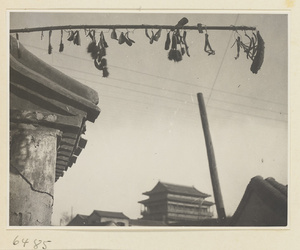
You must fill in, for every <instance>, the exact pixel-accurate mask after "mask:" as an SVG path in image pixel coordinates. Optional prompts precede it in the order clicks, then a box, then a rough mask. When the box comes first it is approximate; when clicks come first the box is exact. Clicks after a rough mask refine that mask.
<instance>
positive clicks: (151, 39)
mask: <svg viewBox="0 0 300 250" xmlns="http://www.w3.org/2000/svg"><path fill="white" fill-rule="evenodd" d="M151 33H152V36H151V38H150V44H152V43H153V41H154V36H155V35H154V33H153V30H151Z"/></svg>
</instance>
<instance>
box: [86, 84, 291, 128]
mask: <svg viewBox="0 0 300 250" xmlns="http://www.w3.org/2000/svg"><path fill="white" fill-rule="evenodd" d="M85 81H88V82H94V83H99V82H96V81H90V80H85ZM100 84H101V83H100ZM105 85H108V86H111V85H109V84H105ZM111 87H115V88H120V89H125V90H128V91H133V92H138V93H142V94H146V95H150V96H155V97H160V98H165V99H168V100H171V101H179V102H180V103H185V104H192V105H197V104H196V103H188V102H184V101H183V100H179V99H174V98H169V97H164V96H160V95H154V94H150V93H147V92H143V91H135V90H132V89H127V88H121V87H118V86H111ZM116 99H118V98H116ZM208 107H211V108H214V109H219V110H223V111H227V112H232V113H237V114H242V115H247V116H252V117H257V118H264V119H268V120H274V121H280V122H286V121H285V120H281V119H275V118H269V117H266V116H259V115H253V114H249V113H243V112H239V111H234V110H229V109H224V108H219V107H213V106H210V105H208Z"/></svg>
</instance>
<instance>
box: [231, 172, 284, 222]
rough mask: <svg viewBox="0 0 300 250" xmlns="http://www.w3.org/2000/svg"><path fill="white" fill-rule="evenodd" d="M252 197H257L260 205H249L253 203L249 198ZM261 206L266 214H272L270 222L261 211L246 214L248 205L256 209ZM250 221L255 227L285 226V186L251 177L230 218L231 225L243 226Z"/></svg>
mask: <svg viewBox="0 0 300 250" xmlns="http://www.w3.org/2000/svg"><path fill="white" fill-rule="evenodd" d="M254 195H255V196H256V197H259V199H260V204H251V202H252V203H253V201H251V197H253V196H254ZM262 204H263V205H264V206H265V207H267V208H268V209H269V210H268V211H269V212H268V214H270V213H271V212H272V214H273V217H272V218H273V219H272V221H270V220H267V219H266V217H267V216H266V214H265V213H266V212H263V210H262V209H259V210H258V211H256V212H254V213H249V212H247V211H248V210H249V209H247V208H248V207H250V205H252V207H253V205H254V206H256V207H258V206H262ZM275 217H276V218H275ZM245 218H246V219H245ZM257 218H259V219H257ZM246 220H247V221H246ZM252 221H255V223H256V224H257V225H264V224H265V225H267V226H268V225H273V226H274V225H286V223H287V186H284V185H282V184H280V183H278V182H277V181H275V179H274V178H267V179H263V178H262V177H261V176H255V177H253V178H252V179H251V181H250V183H249V184H248V186H247V188H246V191H245V193H244V195H243V198H242V200H241V202H240V204H239V206H238V208H237V209H236V211H235V213H234V215H233V217H232V220H231V225H234V226H235V225H240V224H242V225H245V223H252ZM253 224H254V222H253ZM253 224H251V225H253Z"/></svg>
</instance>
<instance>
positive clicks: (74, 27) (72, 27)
mask: <svg viewBox="0 0 300 250" xmlns="http://www.w3.org/2000/svg"><path fill="white" fill-rule="evenodd" d="M80 29H87V30H88V29H111V30H112V29H166V30H175V29H177V27H176V25H148V24H141V25H123V24H116V25H63V26H47V27H36V28H24V29H11V30H10V33H26V32H39V31H50V30H80ZM180 29H183V30H198V26H197V25H196V26H183V27H182V28H180ZM202 29H203V30H256V27H248V26H233V25H231V26H205V25H202Z"/></svg>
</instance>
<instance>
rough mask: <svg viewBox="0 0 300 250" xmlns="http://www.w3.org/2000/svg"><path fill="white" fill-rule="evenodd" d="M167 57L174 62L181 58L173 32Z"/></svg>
mask: <svg viewBox="0 0 300 250" xmlns="http://www.w3.org/2000/svg"><path fill="white" fill-rule="evenodd" d="M168 58H169V60H173V61H174V62H180V61H181V60H182V55H181V52H180V51H179V50H177V35H176V34H175V32H174V33H173V35H172V48H171V50H170V51H169V54H168Z"/></svg>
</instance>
